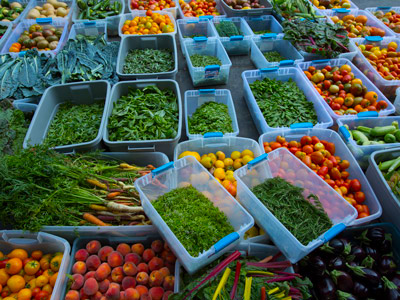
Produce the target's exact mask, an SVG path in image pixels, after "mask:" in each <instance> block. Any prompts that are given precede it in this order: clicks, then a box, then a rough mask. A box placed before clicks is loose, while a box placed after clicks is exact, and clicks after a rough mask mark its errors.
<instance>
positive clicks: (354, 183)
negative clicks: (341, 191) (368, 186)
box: [350, 179, 361, 192]
mask: <svg viewBox="0 0 400 300" xmlns="http://www.w3.org/2000/svg"><path fill="white" fill-rule="evenodd" d="M350 190H351V191H353V192H359V191H361V184H360V181H358V179H353V180H352V181H351V182H350Z"/></svg>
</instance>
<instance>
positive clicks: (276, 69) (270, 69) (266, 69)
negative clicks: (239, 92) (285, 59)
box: [260, 67, 279, 73]
mask: <svg viewBox="0 0 400 300" xmlns="http://www.w3.org/2000/svg"><path fill="white" fill-rule="evenodd" d="M278 69H279V68H278V67H274V68H262V69H260V72H261V73H271V72H277V71H278Z"/></svg>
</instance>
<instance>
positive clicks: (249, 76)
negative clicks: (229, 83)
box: [242, 67, 333, 134]
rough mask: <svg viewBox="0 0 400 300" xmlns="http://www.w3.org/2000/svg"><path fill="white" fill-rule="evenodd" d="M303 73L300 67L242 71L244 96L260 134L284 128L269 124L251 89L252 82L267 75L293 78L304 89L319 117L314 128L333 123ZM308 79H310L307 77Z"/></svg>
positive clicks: (274, 77)
mask: <svg viewBox="0 0 400 300" xmlns="http://www.w3.org/2000/svg"><path fill="white" fill-rule="evenodd" d="M301 73H302V72H301V71H300V70H299V69H298V68H294V67H287V68H270V69H261V70H253V71H244V72H243V73H242V79H243V89H244V98H245V100H246V102H247V106H248V108H249V111H250V114H251V116H252V118H253V121H254V124H255V125H256V127H257V130H258V132H259V133H260V134H262V133H264V132H268V131H272V130H278V129H282V128H284V127H270V126H269V125H268V123H267V121H266V120H265V118H264V116H263V113H262V112H261V110H260V107H259V106H258V104H257V101H256V99H255V98H254V95H253V92H252V91H251V88H250V84H251V83H253V82H255V81H256V80H262V79H264V78H265V77H268V78H271V79H277V80H281V81H288V80H289V79H292V80H293V81H294V82H295V83H296V85H297V86H298V87H299V89H300V90H302V91H303V93H304V95H305V96H306V98H307V100H308V101H309V102H312V103H313V104H314V109H315V112H316V113H317V117H318V123H317V124H316V125H315V126H314V128H328V127H330V126H332V125H333V120H332V118H331V117H330V116H329V114H328V113H327V111H326V110H325V108H324V106H323V105H322V103H321V102H320V101H319V99H318V98H317V97H316V95H315V93H314V91H313V90H312V89H313V87H310V86H309V85H308V84H307V83H306V82H305V79H304V77H303V75H302V74H301ZM306 80H308V79H307V78H306ZM290 127H291V128H310V127H313V124H312V123H294V124H292V125H291V126H290Z"/></svg>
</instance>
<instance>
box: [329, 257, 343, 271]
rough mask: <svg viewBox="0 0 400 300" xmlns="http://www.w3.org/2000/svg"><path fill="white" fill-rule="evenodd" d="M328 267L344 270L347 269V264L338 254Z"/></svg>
mask: <svg viewBox="0 0 400 300" xmlns="http://www.w3.org/2000/svg"><path fill="white" fill-rule="evenodd" d="M328 268H329V269H330V270H340V271H344V270H346V265H345V262H344V260H343V259H342V258H341V257H340V256H336V257H334V258H332V259H331V260H330V261H329V262H328Z"/></svg>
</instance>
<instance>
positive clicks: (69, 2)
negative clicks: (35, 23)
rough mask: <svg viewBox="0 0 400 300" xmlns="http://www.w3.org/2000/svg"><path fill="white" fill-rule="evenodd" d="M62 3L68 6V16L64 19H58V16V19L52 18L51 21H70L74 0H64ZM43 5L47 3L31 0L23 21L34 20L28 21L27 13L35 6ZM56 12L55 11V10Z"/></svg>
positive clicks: (41, 0) (40, 0)
mask: <svg viewBox="0 0 400 300" xmlns="http://www.w3.org/2000/svg"><path fill="white" fill-rule="evenodd" d="M62 2H64V3H66V4H67V5H68V8H69V12H68V14H67V15H66V16H65V17H59V16H58V17H56V18H53V19H65V20H68V21H71V17H72V11H73V9H74V5H75V0H65V1H62ZM45 3H48V2H47V1H43V0H31V1H30V2H29V6H30V8H29V9H28V10H27V12H26V14H25V15H24V19H27V20H34V19H28V13H29V11H30V10H31V9H33V8H35V7H36V6H43V4H45ZM56 11H57V9H56Z"/></svg>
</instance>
